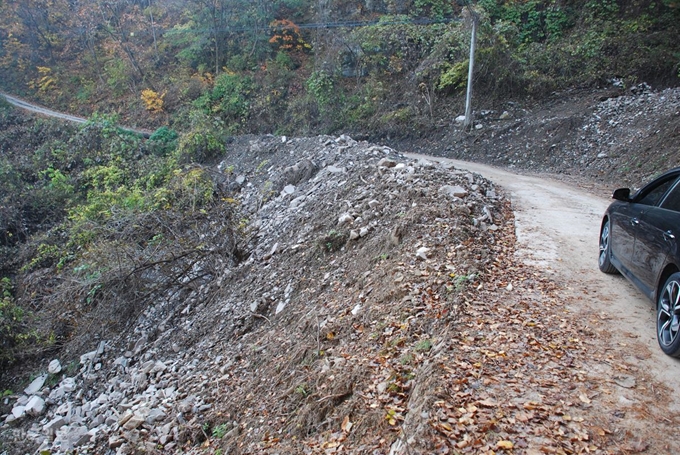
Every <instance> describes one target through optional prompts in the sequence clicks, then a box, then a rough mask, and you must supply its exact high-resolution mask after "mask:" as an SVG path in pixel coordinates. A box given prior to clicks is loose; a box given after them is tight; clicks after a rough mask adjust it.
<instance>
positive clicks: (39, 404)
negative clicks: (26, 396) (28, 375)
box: [26, 395, 45, 416]
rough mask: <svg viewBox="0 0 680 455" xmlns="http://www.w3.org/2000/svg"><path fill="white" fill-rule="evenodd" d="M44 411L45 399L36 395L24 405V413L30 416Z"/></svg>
mask: <svg viewBox="0 0 680 455" xmlns="http://www.w3.org/2000/svg"><path fill="white" fill-rule="evenodd" d="M43 412H45V400H43V399H42V398H40V397H39V396H37V395H33V396H32V397H31V399H30V400H28V404H27V405H26V413H27V414H30V415H32V416H39V415H42V413H43Z"/></svg>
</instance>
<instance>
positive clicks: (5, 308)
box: [0, 277, 33, 364]
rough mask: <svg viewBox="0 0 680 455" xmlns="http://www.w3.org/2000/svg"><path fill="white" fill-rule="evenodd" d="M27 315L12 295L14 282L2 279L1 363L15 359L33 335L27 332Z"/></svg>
mask: <svg viewBox="0 0 680 455" xmlns="http://www.w3.org/2000/svg"><path fill="white" fill-rule="evenodd" d="M26 319H27V315H26V313H25V312H24V310H23V309H21V308H20V307H19V306H17V305H16V304H15V302H14V297H13V296H12V282H11V281H10V279H9V278H6V277H5V278H2V279H0V364H4V363H9V362H12V361H14V359H15V355H16V352H17V350H18V349H20V348H21V347H22V346H23V345H25V344H26V343H27V342H28V341H30V339H31V338H33V336H32V335H31V334H28V333H27V327H26Z"/></svg>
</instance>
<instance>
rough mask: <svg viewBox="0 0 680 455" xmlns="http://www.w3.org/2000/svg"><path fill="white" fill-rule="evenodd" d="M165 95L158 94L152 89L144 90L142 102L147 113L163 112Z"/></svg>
mask: <svg viewBox="0 0 680 455" xmlns="http://www.w3.org/2000/svg"><path fill="white" fill-rule="evenodd" d="M164 97H165V93H163V94H158V93H157V92H154V91H153V90H151V89H145V90H142V101H143V102H144V107H146V110H147V111H150V112H154V113H158V112H161V111H162V110H163V98H164Z"/></svg>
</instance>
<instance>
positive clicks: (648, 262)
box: [631, 182, 680, 299]
mask: <svg viewBox="0 0 680 455" xmlns="http://www.w3.org/2000/svg"><path fill="white" fill-rule="evenodd" d="M637 231H638V233H637V237H636V239H635V247H634V253H633V255H634V260H633V263H634V266H633V267H634V268H633V269H631V271H632V272H633V273H634V274H635V276H636V277H637V278H638V279H639V280H640V282H641V283H640V284H641V285H642V286H641V287H642V288H643V291H645V293H646V294H648V295H649V296H650V297H651V298H652V299H653V298H654V292H655V290H656V287H657V285H658V284H659V283H658V282H657V281H658V279H659V274H660V273H661V271H662V269H663V267H664V265H665V264H666V258H667V257H668V255H669V253H674V252H675V251H676V250H677V248H678V243H677V236H678V235H680V182H675V185H674V186H673V188H672V189H671V190H670V191H669V192H668V193H667V194H666V195H665V196H664V198H663V199H662V201H661V202H660V204H659V205H658V206H649V207H648V209H647V210H646V211H644V213H643V214H642V216H641V218H640V224H639V227H638V230H637Z"/></svg>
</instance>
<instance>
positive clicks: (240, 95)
mask: <svg viewBox="0 0 680 455" xmlns="http://www.w3.org/2000/svg"><path fill="white" fill-rule="evenodd" d="M252 90H253V87H252V81H251V79H250V78H248V77H245V76H241V75H238V74H233V73H222V74H220V75H219V76H217V78H216V79H215V85H214V87H213V88H212V90H210V91H209V92H207V93H205V94H203V95H202V96H201V97H199V98H198V99H197V100H196V101H194V106H195V107H196V108H198V109H200V110H201V111H202V112H203V113H204V114H206V115H219V116H220V118H222V119H223V120H224V121H225V122H226V125H227V130H228V131H229V132H230V133H232V134H233V133H236V132H238V131H239V130H240V129H241V126H242V125H243V124H244V123H245V121H246V120H247V118H248V111H249V108H250V103H249V94H250V92H251V91H252Z"/></svg>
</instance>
